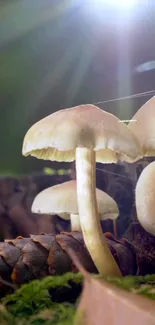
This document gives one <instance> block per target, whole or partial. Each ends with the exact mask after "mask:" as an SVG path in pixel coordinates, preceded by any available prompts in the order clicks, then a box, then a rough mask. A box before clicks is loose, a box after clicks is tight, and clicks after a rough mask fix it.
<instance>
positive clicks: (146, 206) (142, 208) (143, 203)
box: [135, 161, 155, 236]
mask: <svg viewBox="0 0 155 325" xmlns="http://www.w3.org/2000/svg"><path fill="white" fill-rule="evenodd" d="M135 200H136V210H137V218H138V220H139V222H140V224H141V225H142V227H143V228H144V229H145V230H146V231H147V232H149V233H150V234H152V235H154V236H155V161H153V162H152V163H150V164H149V165H147V166H146V167H145V168H144V169H143V171H142V173H141V174H140V177H139V179H138V182H137V185H136V192H135Z"/></svg>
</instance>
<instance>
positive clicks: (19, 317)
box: [0, 273, 155, 325]
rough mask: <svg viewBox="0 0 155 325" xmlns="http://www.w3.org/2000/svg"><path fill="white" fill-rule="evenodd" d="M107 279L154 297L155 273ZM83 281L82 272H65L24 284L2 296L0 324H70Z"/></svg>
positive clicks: (134, 291)
mask: <svg viewBox="0 0 155 325" xmlns="http://www.w3.org/2000/svg"><path fill="white" fill-rule="evenodd" d="M95 277H96V276H95ZM98 277H100V276H98ZM106 280H107V281H108V282H112V283H114V284H116V285H117V286H119V287H120V288H122V289H125V290H128V291H131V292H133V293H139V294H142V295H145V296H147V297H149V298H151V299H155V275H149V276H145V277H141V276H137V277H133V276H128V277H124V278H110V277H107V278H106ZM82 281H83V277H82V275H81V274H79V273H78V274H74V273H67V274H65V275H63V276H53V277H52V276H49V277H46V278H44V279H42V280H35V281H31V282H30V283H29V284H25V285H23V286H22V287H21V288H20V289H19V290H17V291H16V292H15V293H14V294H11V295H8V296H6V297H5V298H4V299H2V300H1V305H0V324H2V325H7V324H8V325H27V324H30V325H42V324H43V325H70V324H73V319H74V315H75V311H76V302H77V299H78V298H79V295H80V293H81V289H82Z"/></svg>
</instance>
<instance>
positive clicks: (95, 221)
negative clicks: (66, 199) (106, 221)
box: [76, 148, 121, 276]
mask: <svg viewBox="0 0 155 325" xmlns="http://www.w3.org/2000/svg"><path fill="white" fill-rule="evenodd" d="M95 158H96V157H95V151H93V150H91V149H87V148H77V149H76V173H77V174H76V175H77V199H78V208H79V218H80V224H81V229H82V233H83V237H84V241H85V244H86V247H87V249H88V251H89V253H90V255H91V258H92V260H93V261H94V264H95V265H96V267H97V269H98V271H99V273H101V274H102V275H109V276H121V272H120V269H119V267H118V265H117V263H116V261H115V259H114V257H113V256H112V254H111V252H110V250H109V247H108V245H107V243H106V240H105V238H104V235H103V232H102V228H101V225H100V219H99V214H98V209H97V200H96V159H95Z"/></svg>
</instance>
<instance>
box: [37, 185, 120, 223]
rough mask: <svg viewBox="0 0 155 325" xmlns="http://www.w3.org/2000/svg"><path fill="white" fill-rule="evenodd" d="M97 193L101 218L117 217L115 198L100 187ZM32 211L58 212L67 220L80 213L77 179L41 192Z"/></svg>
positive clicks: (43, 212)
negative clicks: (71, 215)
mask: <svg viewBox="0 0 155 325" xmlns="http://www.w3.org/2000/svg"><path fill="white" fill-rule="evenodd" d="M96 195H97V205H98V212H99V215H100V219H101V220H105V219H116V218H117V217H118V215H119V209H118V206H117V203H116V202H115V200H113V199H112V198H111V197H110V196H109V195H108V194H106V193H105V192H103V191H101V190H99V189H96ZM32 212H33V213H40V214H50V215H54V214H57V215H59V216H61V217H62V218H63V219H66V220H68V219H70V214H78V203H77V187H76V181H74V180H72V181H68V182H65V183H62V184H58V185H55V186H52V187H49V188H47V189H45V190H43V191H42V192H40V193H39V194H38V195H37V196H36V198H35V199H34V201H33V204H32Z"/></svg>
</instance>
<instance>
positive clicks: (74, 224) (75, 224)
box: [70, 213, 81, 231]
mask: <svg viewBox="0 0 155 325" xmlns="http://www.w3.org/2000/svg"><path fill="white" fill-rule="evenodd" d="M70 220H71V229H72V231H81V225H80V219H79V215H78V214H72V213H71V214H70Z"/></svg>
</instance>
